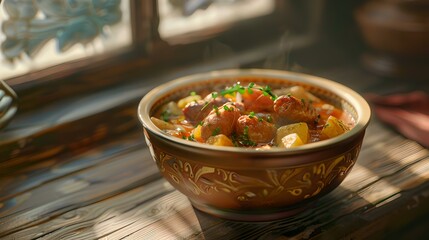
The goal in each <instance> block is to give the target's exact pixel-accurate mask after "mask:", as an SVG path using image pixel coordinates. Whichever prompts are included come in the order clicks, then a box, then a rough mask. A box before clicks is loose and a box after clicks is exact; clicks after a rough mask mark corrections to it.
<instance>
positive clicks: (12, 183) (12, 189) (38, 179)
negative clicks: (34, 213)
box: [0, 133, 146, 202]
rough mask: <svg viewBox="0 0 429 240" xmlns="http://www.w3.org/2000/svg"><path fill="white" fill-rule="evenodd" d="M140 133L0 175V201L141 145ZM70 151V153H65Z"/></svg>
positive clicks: (94, 165)
mask: <svg viewBox="0 0 429 240" xmlns="http://www.w3.org/2000/svg"><path fill="white" fill-rule="evenodd" d="M145 147H146V144H145V143H144V141H143V137H142V136H141V134H140V133H139V134H137V135H134V136H133V135H130V136H127V137H126V138H124V137H123V138H121V139H117V140H115V141H113V142H111V143H108V144H105V145H103V146H100V147H98V148H96V149H92V150H90V151H87V152H84V153H79V154H76V155H72V156H67V155H60V156H56V157H52V158H50V159H47V160H46V161H42V162H40V163H38V164H34V165H32V166H30V167H27V168H23V169H18V170H17V171H16V172H14V173H13V174H8V175H5V176H2V177H1V178H0V179H1V181H0V191H1V193H2V194H1V195H0V202H3V201H5V200H7V199H9V198H11V197H13V196H17V195H19V194H23V193H24V192H27V191H29V190H31V189H33V188H36V187H38V186H41V185H43V184H45V183H47V182H51V181H54V180H56V179H59V178H62V177H67V175H69V174H71V173H74V172H77V171H81V170H83V169H86V168H90V167H96V166H97V165H98V164H103V163H104V162H105V161H111V160H112V159H114V157H115V156H117V155H123V154H124V153H126V152H130V151H135V150H138V149H140V148H145ZM69 155H70V154H69Z"/></svg>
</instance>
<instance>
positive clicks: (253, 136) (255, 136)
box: [235, 115, 276, 145]
mask: <svg viewBox="0 0 429 240" xmlns="http://www.w3.org/2000/svg"><path fill="white" fill-rule="evenodd" d="M235 129H236V134H237V136H238V140H239V141H240V140H244V141H245V142H244V143H243V142H242V144H243V145H256V144H261V143H262V144H263V143H269V142H271V141H272V140H273V138H274V136H275V134H276V127H275V125H274V124H273V123H270V122H267V121H266V120H265V119H263V118H260V117H257V116H252V115H242V116H240V117H239V118H238V120H237V125H236V127H235ZM246 141H247V143H246Z"/></svg>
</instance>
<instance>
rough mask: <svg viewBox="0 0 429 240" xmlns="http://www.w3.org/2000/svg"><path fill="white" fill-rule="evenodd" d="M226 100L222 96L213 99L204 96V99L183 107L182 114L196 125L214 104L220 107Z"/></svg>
mask: <svg viewBox="0 0 429 240" xmlns="http://www.w3.org/2000/svg"><path fill="white" fill-rule="evenodd" d="M209 96H210V95H209ZM227 101H228V99H226V98H223V97H217V98H214V99H213V98H207V97H206V98H205V99H204V100H199V101H196V102H190V103H188V104H187V105H186V106H185V108H183V114H184V115H185V119H186V120H187V121H188V122H189V123H191V124H193V125H196V124H198V123H199V122H201V121H202V120H203V119H204V118H205V117H207V115H209V113H210V112H211V111H212V110H213V108H214V107H215V106H216V107H220V106H222V105H223V104H224V103H226V102H227Z"/></svg>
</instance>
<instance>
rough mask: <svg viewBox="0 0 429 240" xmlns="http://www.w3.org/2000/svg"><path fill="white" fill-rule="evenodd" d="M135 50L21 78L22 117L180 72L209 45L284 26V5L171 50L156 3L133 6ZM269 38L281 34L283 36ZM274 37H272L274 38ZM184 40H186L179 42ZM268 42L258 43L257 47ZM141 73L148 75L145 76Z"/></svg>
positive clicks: (133, 2) (12, 81) (133, 1)
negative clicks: (160, 72)
mask: <svg viewBox="0 0 429 240" xmlns="http://www.w3.org/2000/svg"><path fill="white" fill-rule="evenodd" d="M129 1H130V10H131V28H132V44H131V46H128V47H124V48H120V49H117V50H115V51H114V52H111V53H105V54H102V55H98V56H93V57H88V58H85V59H79V60H75V61H70V62H66V63H62V64H59V65H57V66H52V67H48V68H45V69H42V70H38V71H35V72H31V73H29V74H24V75H21V76H17V77H12V78H9V79H6V80H5V82H6V83H7V84H9V86H11V88H12V89H14V90H15V92H16V93H17V95H18V98H19V111H18V114H20V113H22V112H27V111H31V110H36V109H37V108H38V107H40V106H44V105H46V104H49V103H50V102H52V101H57V100H61V99H64V98H69V97H73V96H76V95H82V94H89V93H91V92H94V91H99V90H102V89H105V88H109V87H114V86H115V85H121V84H127V83H130V82H133V81H137V80H141V78H142V77H143V76H144V75H146V74H147V72H153V71H152V69H159V68H160V67H169V68H171V67H175V66H176V67H180V66H183V65H186V64H192V63H193V62H195V60H196V59H198V58H199V57H200V56H199V53H200V52H201V51H202V50H203V48H204V45H206V44H208V43H210V42H211V41H216V40H219V39H222V38H224V39H225V38H233V37H234V36H235V35H243V34H244V35H246V34H247V35H249V36H251V34H249V32H250V31H251V30H252V29H253V28H258V29H262V30H264V28H263V26H264V24H267V23H275V22H276V21H279V18H281V14H282V9H283V8H282V6H283V5H284V3H283V1H281V0H275V4H276V6H277V7H276V8H275V10H274V12H273V13H271V14H269V15H266V16H262V17H257V18H254V19H250V20H248V21H246V23H240V22H238V23H236V24H232V25H231V26H229V28H228V29H227V30H226V31H225V32H222V33H219V34H216V35H214V36H210V37H207V36H208V35H210V34H208V32H210V31H211V29H207V30H204V31H201V32H200V36H201V37H200V38H199V39H200V40H199V41H196V42H192V43H189V44H178V45H169V44H168V43H167V42H165V41H163V40H162V39H161V38H160V36H159V34H158V26H159V21H160V19H159V14H158V6H157V1H156V0H149V1H139V0H129ZM267 32H279V31H278V30H274V31H267ZM269 34H271V33H269ZM177 37H178V38H183V36H177ZM262 40H263V39H254V40H253V41H255V42H258V41H262ZM142 69H145V70H148V71H145V73H144V74H142Z"/></svg>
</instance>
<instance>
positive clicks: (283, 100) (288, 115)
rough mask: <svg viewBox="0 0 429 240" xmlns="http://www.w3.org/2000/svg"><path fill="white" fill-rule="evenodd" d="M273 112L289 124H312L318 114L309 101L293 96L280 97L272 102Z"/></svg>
mask: <svg viewBox="0 0 429 240" xmlns="http://www.w3.org/2000/svg"><path fill="white" fill-rule="evenodd" d="M274 112H275V113H277V115H278V116H279V117H280V118H285V119H286V120H288V121H290V122H306V123H309V124H314V123H315V122H316V121H317V119H318V113H317V111H316V109H315V108H314V107H313V105H312V104H311V103H310V102H309V101H305V100H304V99H302V100H300V99H298V98H296V97H294V96H280V97H278V98H277V99H276V100H275V101H274Z"/></svg>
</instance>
